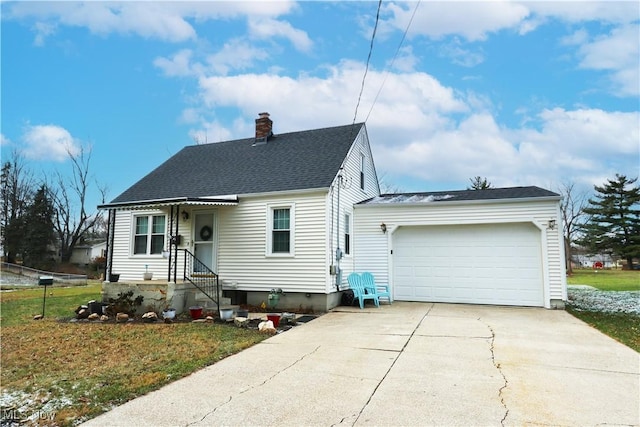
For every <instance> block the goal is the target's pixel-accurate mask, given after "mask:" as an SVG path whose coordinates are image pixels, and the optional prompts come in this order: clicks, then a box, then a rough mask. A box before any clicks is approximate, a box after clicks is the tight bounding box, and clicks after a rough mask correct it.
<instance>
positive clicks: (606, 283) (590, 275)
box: [567, 269, 640, 291]
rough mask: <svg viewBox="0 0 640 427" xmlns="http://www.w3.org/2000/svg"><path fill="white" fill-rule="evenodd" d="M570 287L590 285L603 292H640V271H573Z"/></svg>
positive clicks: (568, 280)
mask: <svg viewBox="0 0 640 427" xmlns="http://www.w3.org/2000/svg"><path fill="white" fill-rule="evenodd" d="M567 284H569V285H589V286H593V287H594V288H598V289H600V290H602V291H640V270H592V269H580V270H573V274H572V275H571V276H567Z"/></svg>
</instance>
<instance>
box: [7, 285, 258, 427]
mask: <svg viewBox="0 0 640 427" xmlns="http://www.w3.org/2000/svg"><path fill="white" fill-rule="evenodd" d="M47 291H48V292H49V291H50V292H51V293H52V295H47V302H46V312H45V319H43V320H40V321H34V320H32V318H33V315H35V314H41V313H42V297H43V289H36V290H19V291H12V292H3V293H2V301H1V304H0V309H1V315H2V329H1V330H0V336H1V347H0V349H1V356H0V357H1V360H0V362H1V364H2V371H1V372H0V380H1V383H2V395H3V396H2V400H1V401H0V406H2V407H1V408H0V409H2V413H3V417H4V414H6V413H7V412H6V411H7V410H8V407H7V406H6V405H7V404H8V402H9V403H10V402H12V400H11V399H10V398H13V399H14V400H13V401H15V400H18V401H19V402H20V403H19V404H18V405H17V407H19V408H20V409H19V411H20V414H19V415H20V418H22V419H25V418H28V417H29V416H31V415H33V414H38V413H40V414H42V413H43V412H46V413H47V414H50V415H51V416H52V419H49V420H46V418H47V417H42V416H41V418H40V419H39V420H38V425H57V426H71V425H75V424H77V423H78V422H80V421H82V420H86V419H90V418H93V417H95V416H97V415H99V414H100V413H102V412H105V411H108V410H109V409H110V408H112V407H114V406H116V405H119V404H122V403H124V402H126V401H128V400H130V399H133V398H134V397H136V396H140V395H142V394H145V393H147V392H149V391H151V390H155V389H158V388H159V387H161V386H163V385H165V384H167V383H169V382H172V381H174V380H176V379H178V378H181V377H184V376H186V375H188V374H190V373H192V372H194V371H196V370H198V369H201V368H203V367H205V366H207V365H211V364H213V363H215V362H217V361H219V360H221V359H223V358H225V357H227V356H229V355H231V354H234V353H237V352H239V351H241V350H243V349H245V348H247V347H250V346H252V345H254V344H256V343H258V342H260V341H261V340H263V339H264V338H265V336H264V335H262V334H259V333H258V332H257V331H253V330H247V329H240V328H235V327H230V326H227V325H220V324H210V323H190V322H184V323H183V322H177V323H173V324H165V323H154V324H145V323H138V322H134V323H128V324H115V323H86V322H83V323H69V322H66V321H60V320H59V319H60V318H70V317H73V315H74V309H75V308H76V307H77V306H78V305H80V304H86V302H87V301H88V300H91V299H96V300H97V299H99V298H100V286H99V285H89V286H84V287H73V288H55V287H51V288H48V289H47Z"/></svg>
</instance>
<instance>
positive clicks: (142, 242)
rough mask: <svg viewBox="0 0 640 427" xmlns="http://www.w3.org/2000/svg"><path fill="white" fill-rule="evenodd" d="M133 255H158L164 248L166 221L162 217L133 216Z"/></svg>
mask: <svg viewBox="0 0 640 427" xmlns="http://www.w3.org/2000/svg"><path fill="white" fill-rule="evenodd" d="M134 222H135V230H134V236H133V254H134V255H159V254H161V253H162V250H163V248H164V236H165V233H166V223H167V219H166V217H165V216H164V215H137V216H135V220H134Z"/></svg>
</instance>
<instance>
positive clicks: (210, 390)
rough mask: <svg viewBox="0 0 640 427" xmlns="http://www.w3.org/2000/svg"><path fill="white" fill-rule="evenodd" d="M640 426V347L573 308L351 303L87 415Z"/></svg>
mask: <svg viewBox="0 0 640 427" xmlns="http://www.w3.org/2000/svg"><path fill="white" fill-rule="evenodd" d="M527 424H533V425H563V426H591V425H600V424H614V425H640V355H639V354H638V353H636V352H635V351H633V350H631V349H629V348H628V347H626V346H624V345H622V344H619V343H618V342H616V341H614V340H612V339H610V338H609V337H607V336H605V335H603V334H601V333H600V332H598V331H596V330H595V329H593V328H591V327H589V326H588V325H586V324H584V323H582V322H581V321H579V320H577V319H575V318H574V317H572V316H571V315H569V314H568V313H566V312H564V311H551V310H545V309H538V308H512V307H489V306H473V305H450V304H426V303H402V302H394V304H393V305H392V306H389V305H381V307H380V308H379V309H377V308H375V307H373V306H367V308H365V309H364V310H360V309H357V308H355V309H350V308H346V307H338V308H337V309H335V310H334V311H332V312H331V313H328V314H325V315H323V316H321V317H319V318H317V319H315V320H313V321H311V322H309V323H307V324H306V325H303V326H299V327H296V328H294V329H292V330H290V331H287V332H285V333H282V334H279V335H276V336H274V337H272V338H270V339H267V340H265V341H264V342H262V343H260V344H258V345H255V346H253V347H251V348H249V349H247V350H245V351H243V352H241V353H239V354H236V355H234V356H231V357H229V358H227V359H224V360H222V361H220V362H218V363H216V364H215V365H212V366H210V367H208V368H205V369H203V370H201V371H199V372H197V373H195V374H193V375H191V376H189V377H187V378H184V379H181V380H179V381H176V382H174V383H172V384H170V385H168V386H166V387H164V388H162V389H160V390H158V391H156V392H153V393H149V394H148V395H145V396H142V397H140V398H138V399H135V400H133V401H131V402H128V403H126V404H124V405H122V406H120V407H117V408H115V409H113V410H112V411H110V412H108V413H106V414H104V415H102V416H100V417H98V418H95V419H93V420H91V421H89V422H87V423H85V424H84V425H85V426H187V425H193V426H216V425H227V426H236V425H240V426H247V425H259V426H303V425H304V426H334V425H343V426H353V425H356V426H359V425H382V426H391V425H393V426H399V425H402V426H427V425H438V426H443V425H446V426H452V425H465V426H468V425H482V426H500V425H505V426H511V425H527Z"/></svg>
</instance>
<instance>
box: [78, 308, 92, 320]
mask: <svg viewBox="0 0 640 427" xmlns="http://www.w3.org/2000/svg"><path fill="white" fill-rule="evenodd" d="M90 314H91V312H90V311H89V309H88V308H83V309H81V310H80V311H78V314H77V315H76V317H77V318H78V319H86V318H88V317H89V315H90Z"/></svg>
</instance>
